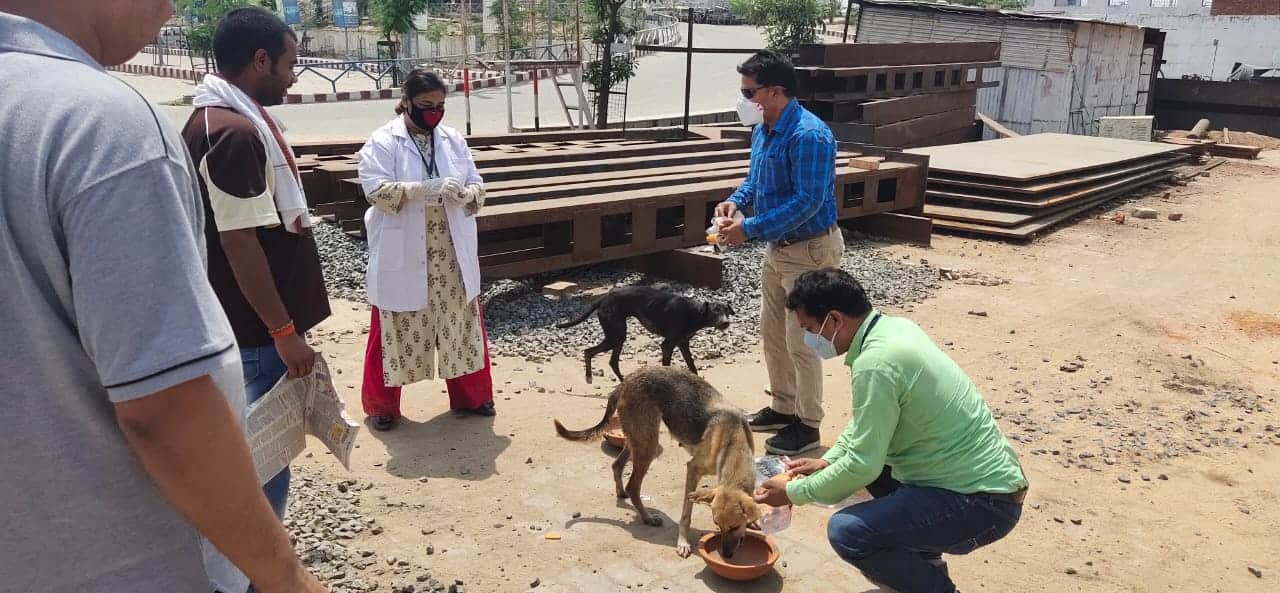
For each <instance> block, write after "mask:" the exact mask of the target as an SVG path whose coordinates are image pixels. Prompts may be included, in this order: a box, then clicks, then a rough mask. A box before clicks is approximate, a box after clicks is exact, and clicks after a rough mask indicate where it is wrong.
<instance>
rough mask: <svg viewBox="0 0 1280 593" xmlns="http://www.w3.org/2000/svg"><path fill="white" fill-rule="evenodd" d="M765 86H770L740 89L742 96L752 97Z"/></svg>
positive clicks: (745, 97)
mask: <svg viewBox="0 0 1280 593" xmlns="http://www.w3.org/2000/svg"><path fill="white" fill-rule="evenodd" d="M763 88H768V87H763V86H758V87H753V88H749V89H739V90H741V91H742V97H743V98H744V99H750V98H752V97H754V96H756V91H759V90H760V89H763Z"/></svg>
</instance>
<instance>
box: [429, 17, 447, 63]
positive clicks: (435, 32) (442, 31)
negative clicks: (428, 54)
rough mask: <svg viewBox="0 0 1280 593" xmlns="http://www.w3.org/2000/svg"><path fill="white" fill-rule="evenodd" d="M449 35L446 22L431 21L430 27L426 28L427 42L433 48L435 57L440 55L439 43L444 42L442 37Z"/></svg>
mask: <svg viewBox="0 0 1280 593" xmlns="http://www.w3.org/2000/svg"><path fill="white" fill-rule="evenodd" d="M448 34H449V23H448V22H447V21H431V25H430V26H428V27H427V41H430V42H431V45H432V46H434V48H435V55H437V56H438V55H440V42H441V41H444V36H445V35H448Z"/></svg>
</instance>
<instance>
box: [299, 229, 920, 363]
mask: <svg viewBox="0 0 1280 593" xmlns="http://www.w3.org/2000/svg"><path fill="white" fill-rule="evenodd" d="M316 242H317V244H318V245H319V247H320V254H321V258H322V259H323V261H324V269H325V281H326V282H327V284H328V286H329V293H330V295H331V296H333V297H338V298H344V299H350V300H355V301H364V300H365V293H364V271H365V267H366V266H367V265H368V250H367V247H366V246H365V243H364V242H363V241H358V240H355V239H352V238H351V237H348V236H347V235H345V234H343V233H342V232H340V231H339V230H338V229H337V228H336V227H333V226H332V225H326V224H321V225H317V227H316ZM764 250H765V246H764V245H763V244H751V245H747V246H743V247H740V248H738V249H734V250H731V251H729V252H728V254H727V258H728V261H726V262H725V271H724V279H723V286H722V288H720V289H719V290H707V289H701V288H693V287H690V286H686V285H682V284H674V283H669V282H665V281H663V280H662V279H659V278H653V277H649V276H645V275H643V274H640V273H637V272H633V271H629V270H626V269H625V268H624V267H623V266H620V265H617V264H616V263H610V264H599V265H595V266H588V267H582V268H576V269H573V270H562V271H559V272H555V273H554V274H545V275H540V276H534V277H529V278H523V279H520V280H499V281H496V282H491V283H486V284H485V286H484V289H483V295H482V298H483V302H484V303H485V330H486V331H487V332H488V335H489V342H490V349H491V350H492V352H493V353H494V354H496V355H500V356H516V357H523V358H526V359H529V360H533V361H538V360H545V359H549V358H552V357H558V356H570V357H574V358H577V357H580V356H581V355H582V351H583V350H584V349H585V348H587V347H589V346H592V345H595V344H598V343H600V341H601V340H602V339H603V337H604V336H603V333H602V332H601V331H600V324H599V323H598V322H597V321H596V320H595V319H594V318H592V319H588V320H587V321H586V322H584V323H582V324H581V325H578V326H575V327H572V328H568V329H559V328H556V327H555V324H556V323H557V322H561V321H566V320H569V319H571V318H573V317H574V316H576V315H577V314H578V313H580V312H581V311H582V310H583V309H584V308H585V307H587V306H588V305H590V303H591V300H592V299H594V298H596V297H595V296H580V297H572V298H567V299H555V298H549V297H546V296H543V294H542V286H544V285H546V284H548V283H550V282H552V281H554V280H557V279H563V280H570V281H572V282H574V283H576V284H578V285H579V287H580V288H583V289H592V288H600V287H605V288H607V287H612V286H623V285H633V284H664V285H666V286H667V287H669V288H670V290H672V291H674V292H677V293H679V294H683V295H686V296H690V297H693V298H697V299H702V300H709V301H717V302H722V303H726V304H728V305H730V306H732V307H733V309H734V312H735V313H736V314H735V316H734V317H733V318H732V320H731V323H730V326H729V329H728V330H725V331H717V330H713V329H708V330H703V331H701V332H699V333H698V334H697V335H696V336H694V339H693V341H692V342H691V346H692V350H693V352H694V357H695V358H696V359H697V360H698V361H699V366H700V367H702V366H706V365H707V361H713V360H715V359H718V358H722V357H726V356H731V355H733V354H738V353H741V352H745V351H748V350H750V349H752V348H753V347H754V346H755V345H756V344H757V343H758V342H759V328H760V266H761V262H762V261H763V257H764ZM840 265H841V267H842V268H843V269H845V270H847V271H849V272H850V273H851V274H853V275H854V276H855V277H857V278H858V279H859V280H860V281H861V282H862V284H863V285H864V286H865V287H866V289H867V294H868V296H869V297H870V298H871V301H872V303H873V304H874V305H876V306H878V307H886V306H901V305H905V304H908V303H918V302H921V301H923V300H924V299H925V298H927V297H928V296H929V295H930V294H932V292H933V291H934V289H936V288H937V287H938V285H939V272H938V269H937V268H935V267H933V266H930V265H928V264H925V263H920V264H916V263H912V262H908V261H904V260H902V259H899V258H895V257H893V256H891V255H890V254H889V253H888V252H887V251H885V250H884V249H882V248H880V247H878V246H877V245H876V244H875V243H872V242H870V241H867V240H864V239H861V238H852V239H850V240H849V241H848V242H847V245H846V247H845V254H844V258H843V260H842V261H841V264H840ZM593 292H595V291H593ZM628 336H629V339H628V341H627V346H626V349H625V350H624V353H626V354H628V355H633V354H638V353H643V354H644V355H645V356H653V355H656V354H657V353H658V352H659V348H658V345H659V340H657V339H656V338H654V336H653V335H652V334H650V333H649V332H648V331H647V330H645V329H644V328H642V327H641V326H640V324H639V323H638V322H636V321H635V320H632V321H631V323H630V325H629V326H628ZM676 360H677V361H679V353H677V354H676ZM606 364H607V357H604V356H602V357H600V359H599V361H598V364H597V369H600V368H604V367H605V365H606Z"/></svg>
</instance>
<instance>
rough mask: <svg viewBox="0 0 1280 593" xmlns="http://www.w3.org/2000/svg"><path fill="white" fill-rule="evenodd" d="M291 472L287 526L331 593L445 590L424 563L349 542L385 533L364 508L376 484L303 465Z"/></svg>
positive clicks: (309, 565)
mask: <svg viewBox="0 0 1280 593" xmlns="http://www.w3.org/2000/svg"><path fill="white" fill-rule="evenodd" d="M291 471H292V472H293V478H292V481H291V484H290V488H289V512H288V514H287V515H286V516H285V520H284V525H285V528H286V529H288V531H289V535H290V537H291V538H292V539H293V547H294V551H295V552H297V554H298V557H299V558H300V559H302V562H303V564H304V565H306V567H307V569H308V570H310V571H311V573H312V574H314V575H316V577H317V578H319V579H320V580H321V581H323V582H324V583H325V584H326V585H327V586H328V587H329V590H330V591H331V592H332V593H364V592H366V591H388V590H390V591H392V592H393V593H443V592H444V591H446V590H447V589H448V586H447V585H445V584H444V583H442V582H440V581H439V580H438V579H436V578H435V577H433V576H432V575H431V572H430V571H428V570H427V569H426V568H425V567H423V566H420V565H417V564H415V563H412V562H409V561H408V560H401V559H398V558H394V557H388V558H383V557H380V556H379V555H378V554H377V553H376V552H374V551H372V550H354V549H352V548H351V547H350V541H351V540H352V539H354V538H355V537H356V536H357V535H359V534H362V533H367V534H368V535H370V536H372V537H378V536H380V535H381V534H382V527H380V526H379V525H378V524H377V521H375V520H374V519H372V518H370V517H367V516H365V514H364V513H363V511H361V508H360V502H361V493H362V492H365V491H368V490H371V489H372V488H373V487H374V486H373V484H372V483H364V484H361V483H359V482H357V481H356V480H346V479H344V480H330V479H327V478H325V477H323V476H322V475H321V474H319V473H317V472H315V471H313V470H310V469H308V468H306V467H305V466H301V465H294V466H293V467H292V468H291ZM388 585H389V586H388Z"/></svg>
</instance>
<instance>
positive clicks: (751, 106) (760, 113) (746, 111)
mask: <svg viewBox="0 0 1280 593" xmlns="http://www.w3.org/2000/svg"><path fill="white" fill-rule="evenodd" d="M734 109H735V110H737V112H738V121H741V122H742V125H744V126H754V125H756V124H759V123H762V122H764V108H763V107H761V106H760V105H759V104H758V103H756V102H755V101H752V100H751V99H748V98H746V97H742V96H739V97H738V104H737V105H735V106H734Z"/></svg>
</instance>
